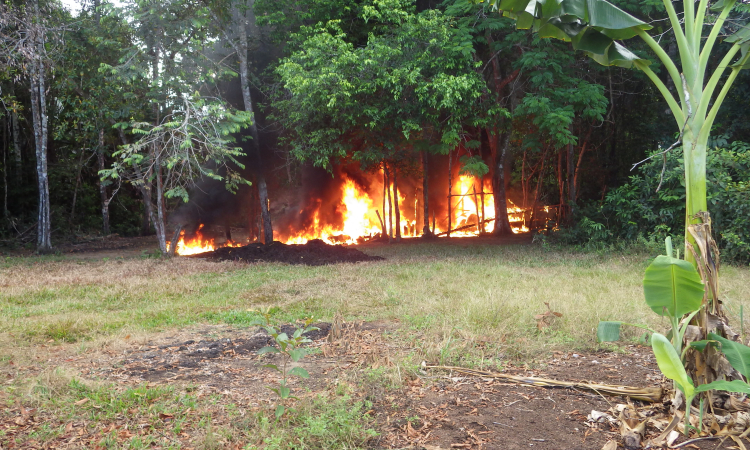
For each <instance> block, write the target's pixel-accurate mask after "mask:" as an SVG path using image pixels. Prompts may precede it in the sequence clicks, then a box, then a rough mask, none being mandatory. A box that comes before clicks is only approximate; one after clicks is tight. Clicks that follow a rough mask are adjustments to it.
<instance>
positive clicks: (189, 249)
mask: <svg viewBox="0 0 750 450" xmlns="http://www.w3.org/2000/svg"><path fill="white" fill-rule="evenodd" d="M202 229H203V224H201V225H200V226H199V227H198V229H197V230H196V231H195V235H194V237H193V238H192V239H188V240H185V231H184V230H183V231H182V232H180V240H179V241H177V249H176V250H175V253H177V254H178V255H181V256H185V255H195V254H198V253H205V252H210V251H213V250H216V249H217V248H221V247H240V246H242V244H239V243H235V242H232V241H230V240H227V241H225V242H224V243H222V244H216V243H215V240H214V239H209V238H206V237H205V236H204V235H203V233H202V232H201V230H202ZM171 245H172V244H171V242H170V243H168V244H167V249H168V250H169V249H171Z"/></svg>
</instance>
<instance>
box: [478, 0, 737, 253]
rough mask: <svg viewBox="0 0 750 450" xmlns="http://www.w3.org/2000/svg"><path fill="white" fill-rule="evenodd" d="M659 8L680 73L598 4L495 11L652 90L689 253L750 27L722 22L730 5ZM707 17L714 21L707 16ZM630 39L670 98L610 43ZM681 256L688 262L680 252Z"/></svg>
mask: <svg viewBox="0 0 750 450" xmlns="http://www.w3.org/2000/svg"><path fill="white" fill-rule="evenodd" d="M491 2H492V3H493V4H495V2H494V1H493V0H491ZM663 3H664V7H665V8H666V11H667V14H668V16H669V23H670V25H671V27H672V32H673V33H674V39H675V42H676V45H677V49H678V52H679V65H680V68H679V69H678V64H677V63H675V62H674V61H673V60H672V59H671V58H670V56H669V54H668V53H667V51H665V50H664V49H663V48H662V47H661V46H660V45H659V43H658V42H657V41H656V40H655V39H654V38H653V37H652V36H650V35H649V34H648V33H647V31H648V30H650V29H652V28H653V27H652V26H651V25H649V24H647V23H645V22H643V21H642V20H640V19H638V18H636V17H634V16H632V15H630V14H628V13H626V12H625V11H623V10H621V9H619V8H617V7H616V6H614V5H612V4H611V3H608V2H607V1H605V0H595V1H585V0H562V1H559V2H558V1H553V0H501V1H500V2H499V5H498V8H499V9H500V10H501V11H503V14H504V15H507V16H509V17H512V18H514V19H516V25H517V27H518V28H522V29H527V28H533V29H534V30H535V31H536V32H538V33H539V35H540V36H541V37H551V38H557V39H562V40H565V41H569V42H572V43H573V47H574V48H576V49H578V50H581V51H583V52H584V53H586V54H587V55H588V56H590V57H591V58H593V59H594V60H595V61H597V62H599V63H600V64H603V65H616V66H621V67H632V66H635V67H636V68H638V69H640V70H641V71H643V72H644V73H645V74H646V75H647V76H648V77H649V79H650V80H651V81H652V82H653V83H654V84H655V85H656V87H657V88H658V89H659V91H660V93H661V94H662V96H663V97H664V99H665V100H666V101H667V104H668V105H669V108H670V111H671V113H672V115H673V117H674V120H675V122H676V124H677V127H678V129H679V132H680V141H681V144H682V149H683V152H684V169H685V183H686V186H687V189H686V205H687V211H686V218H685V242H686V245H688V244H691V243H694V242H695V241H694V239H693V237H692V236H691V234H690V233H689V231H688V226H689V225H691V224H694V223H699V221H700V219H699V218H698V217H697V214H698V213H699V212H701V211H707V210H708V206H707V202H706V151H707V144H708V138H709V136H710V133H711V129H712V127H713V125H714V120H715V119H716V116H717V114H718V112H719V109H720V107H721V104H722V102H723V101H724V99H725V98H726V96H727V93H728V92H729V89H730V88H731V86H732V84H733V83H734V82H735V80H736V79H737V76H738V75H739V72H740V71H741V70H742V69H744V68H746V67H748V66H749V65H750V64H749V61H750V52H748V50H749V49H750V27H749V26H748V25H747V24H746V23H745V24H735V23H732V22H730V21H728V20H727V19H728V17H729V15H730V13H731V12H732V9H733V7H734V6H735V4H736V0H719V1H717V2H716V3H714V4H713V6H712V7H711V8H709V0H700V3H699V5H698V7H697V8H696V5H695V2H694V1H693V0H683V4H682V7H683V19H680V17H679V15H678V13H677V11H676V10H675V7H674V5H673V4H672V2H671V0H663ZM714 11H716V12H718V15H713V12H714ZM711 21H713V25H712V26H711V28H710V32H709V33H708V35H707V36H705V41H704V32H703V30H704V25H706V24H710V23H711ZM722 30H725V31H727V32H729V33H731V34H730V35H729V36H728V37H726V38H725V39H724V42H725V43H727V44H730V46H729V49H728V50H727V51H726V53H724V56H723V58H721V60H720V61H719V63H718V65H717V66H716V68H715V69H714V70H713V73H712V74H710V77H708V79H707V78H706V77H707V75H708V71H709V62H711V60H712V58H715V57H716V53H717V52H718V51H719V49H718V48H717V39H718V38H719V35H720V34H721V32H722ZM635 36H638V37H640V38H641V39H643V41H644V42H645V43H646V44H647V45H648V47H649V48H650V49H651V50H652V51H653V52H654V54H655V55H656V56H657V57H658V59H659V60H660V61H661V63H662V64H663V66H664V68H665V69H666V71H667V74H668V76H669V80H670V81H671V83H672V84H673V85H674V87H675V91H676V92H674V93H673V92H672V91H670V89H669V88H668V87H667V85H666V84H665V83H664V81H662V80H661V79H660V78H659V77H658V76H657V75H656V74H655V73H654V71H653V70H651V68H650V67H649V65H650V61H649V60H647V59H644V58H641V57H639V56H637V55H636V54H635V53H633V52H631V51H629V50H628V49H626V48H625V47H624V46H623V45H622V44H620V43H619V42H617V40H623V39H629V38H632V37H635ZM727 70H729V74H728V76H726V78H725V77H724V75H725V73H726V72H727ZM722 82H723V86H721V84H722ZM720 86H721V89H719V87H720ZM685 255H686V257H687V258H688V259H689V260H691V261H693V262H694V260H693V256H692V254H691V253H690V252H689V251H687V248H686V251H685Z"/></svg>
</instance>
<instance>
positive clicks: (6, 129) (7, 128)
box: [3, 118, 10, 218]
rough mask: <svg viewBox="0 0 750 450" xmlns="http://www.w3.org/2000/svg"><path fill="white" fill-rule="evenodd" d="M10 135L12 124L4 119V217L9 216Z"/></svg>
mask: <svg viewBox="0 0 750 450" xmlns="http://www.w3.org/2000/svg"><path fill="white" fill-rule="evenodd" d="M8 134H10V122H8V120H7V119H5V118H3V217H4V218H7V217H8V216H9V215H10V214H8V158H7V154H8Z"/></svg>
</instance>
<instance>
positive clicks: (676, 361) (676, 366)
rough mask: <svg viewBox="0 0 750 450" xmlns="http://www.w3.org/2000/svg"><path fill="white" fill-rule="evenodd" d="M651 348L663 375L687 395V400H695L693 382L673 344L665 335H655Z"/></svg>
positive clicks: (652, 338) (652, 337)
mask: <svg viewBox="0 0 750 450" xmlns="http://www.w3.org/2000/svg"><path fill="white" fill-rule="evenodd" d="M651 348H652V349H653V350H654V356H655V357H656V363H657V364H658V365H659V370H661V373H663V374H664V376H665V377H667V378H669V379H670V380H672V381H674V382H675V383H676V384H677V387H678V388H679V389H680V390H681V391H682V392H684V393H685V397H686V398H693V396H694V395H695V387H694V386H693V380H691V379H690V378H689V377H688V376H687V372H685V367H683V365H682V360H680V355H678V354H677V350H675V348H674V346H672V343H671V342H669V340H668V339H667V338H666V337H664V335H662V334H659V333H654V334H653V335H652V336H651Z"/></svg>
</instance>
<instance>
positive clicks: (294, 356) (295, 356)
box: [289, 348, 307, 362]
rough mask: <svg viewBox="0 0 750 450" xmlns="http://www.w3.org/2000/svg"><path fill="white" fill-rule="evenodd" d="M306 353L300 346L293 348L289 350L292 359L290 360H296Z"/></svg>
mask: <svg viewBox="0 0 750 450" xmlns="http://www.w3.org/2000/svg"><path fill="white" fill-rule="evenodd" d="M306 353H307V352H306V351H304V350H303V349H301V348H295V349H293V350H291V351H290V352H289V357H290V358H291V359H292V361H294V362H297V361H299V360H300V359H302V358H303V357H304V356H305V354H306Z"/></svg>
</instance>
